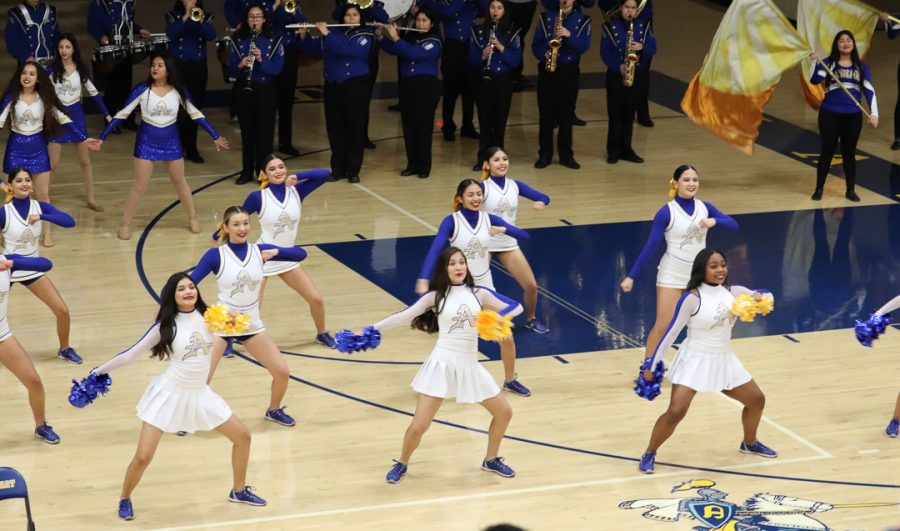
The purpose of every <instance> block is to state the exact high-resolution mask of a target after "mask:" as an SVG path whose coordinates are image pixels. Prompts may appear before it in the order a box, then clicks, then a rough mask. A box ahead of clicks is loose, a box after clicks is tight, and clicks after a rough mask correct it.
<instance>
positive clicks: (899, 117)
mask: <svg viewBox="0 0 900 531" xmlns="http://www.w3.org/2000/svg"><path fill="white" fill-rule="evenodd" d="M894 140H895V141H898V142H900V63H897V105H895V106H894Z"/></svg>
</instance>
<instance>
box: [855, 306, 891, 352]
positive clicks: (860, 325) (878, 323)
mask: <svg viewBox="0 0 900 531" xmlns="http://www.w3.org/2000/svg"><path fill="white" fill-rule="evenodd" d="M892 320H893V319H891V316H890V315H881V316H879V315H876V314H874V313H873V314H872V315H870V316H869V319H868V320H866V321H860V320H858V319H857V320H856V325H855V326H854V327H853V331H854V332H855V333H856V340H857V341H859V342H860V344H861V345H862V346H864V347H871V346H872V342H873V341H875V340H876V339H878V336H880V335H881V334H883V333H884V332H885V331H886V330H887V327H888V325H889V324H890V323H891V321H892Z"/></svg>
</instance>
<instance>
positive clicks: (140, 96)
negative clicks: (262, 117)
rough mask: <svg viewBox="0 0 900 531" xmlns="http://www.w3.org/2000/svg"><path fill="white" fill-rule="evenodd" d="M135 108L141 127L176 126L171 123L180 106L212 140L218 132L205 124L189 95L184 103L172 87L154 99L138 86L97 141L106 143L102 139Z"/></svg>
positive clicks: (144, 86) (147, 87)
mask: <svg viewBox="0 0 900 531" xmlns="http://www.w3.org/2000/svg"><path fill="white" fill-rule="evenodd" d="M138 106H140V107H141V125H140V127H141V128H144V127H155V128H157V129H168V128H174V127H176V123H175V122H176V120H177V118H178V108H179V107H182V106H183V107H184V108H185V110H186V111H187V113H188V116H190V118H191V120H193V121H195V122H197V124H198V125H200V127H202V128H203V129H204V130H205V131H206V132H207V133H209V136H211V137H213V140H218V139H219V133H217V132H216V130H215V129H213V126H212V125H211V124H210V123H209V120H207V119H206V116H204V115H203V113H202V112H200V110H199V109H198V108H197V107H195V106H194V103H193V102H192V101H191V98H190V96H188V97H187V100H184V99H182V98H181V94H179V93H178V91H177V90H176V89H175V87H170V88H169V91H168V92H166V94H165V95H164V96H158V95H157V94H156V93H155V92H153V90H152V87H151V86H150V84H148V83H141V84H139V85H138V86H136V87H135V88H134V90H133V91H131V95H130V96H128V100H126V101H125V107H123V108H122V110H121V111H119V112H117V113H116V115H115V116H113V120H112V122H110V123H109V125H107V126H106V129H105V130H104V131H103V133H102V134H101V135H100V140H106V137H108V136H109V135H110V133H112V132H113V130H114V129H115V128H116V127H118V126H119V124H121V123H122V122H124V121H125V120H126V119H127V118H128V116H129V115H130V114H131V113H132V112H134V110H135V109H137V107H138ZM172 131H173V132H174V133H175V135H176V136H177V134H178V131H177V129H172Z"/></svg>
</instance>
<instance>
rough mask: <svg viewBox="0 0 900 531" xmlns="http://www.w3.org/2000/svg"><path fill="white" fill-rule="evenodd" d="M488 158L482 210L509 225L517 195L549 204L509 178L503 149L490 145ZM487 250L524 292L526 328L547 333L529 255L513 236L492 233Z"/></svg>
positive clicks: (516, 206)
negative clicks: (540, 314) (538, 306)
mask: <svg viewBox="0 0 900 531" xmlns="http://www.w3.org/2000/svg"><path fill="white" fill-rule="evenodd" d="M485 154H486V155H487V159H486V160H485V161H484V170H483V177H484V180H483V181H482V183H481V186H482V189H483V190H484V202H482V203H481V210H482V211H484V212H487V213H488V214H493V215H494V216H497V217H499V218H500V219H502V220H503V221H505V222H507V223H508V224H510V225H515V224H516V214H517V213H518V211H519V196H520V195H521V196H522V197H524V198H526V199H530V200H531V201H534V202H533V203H532V207H533V208H534V209H535V210H541V209H543V208H544V207H545V206H547V205H549V204H550V196H548V195H547V194H544V193H541V192H539V191H537V190H535V189H534V188H532V187H530V186H528V185H527V184H525V183H523V182H522V181H517V180H514V179H509V178H507V177H506V175H507V174H508V172H509V155H507V154H506V152H505V151H503V150H502V149H500V148H498V147H497V146H493V147H490V148H488V150H487V152H486V153H485ZM490 251H491V253H492V254H494V255H495V256H497V257H498V258H499V259H500V263H502V264H503V267H505V268H506V270H507V271H509V272H510V274H511V275H512V276H513V278H515V279H516V282H518V283H519V286H521V287H522V291H523V292H524V295H523V299H524V306H525V328H527V329H529V330H531V331H533V332H537V333H538V334H547V333H549V332H550V329H549V328H547V325H545V324H544V323H542V322H540V321H538V320H537V318H535V312H536V311H537V280H535V278H534V272H533V271H532V270H531V266H530V265H529V264H528V259H526V258H525V255H524V254H522V251H521V249H519V244H518V242H516V240H515V239H513V238H511V237H509V236H507V235H505V234H498V235H496V236H492V237H491V243H490Z"/></svg>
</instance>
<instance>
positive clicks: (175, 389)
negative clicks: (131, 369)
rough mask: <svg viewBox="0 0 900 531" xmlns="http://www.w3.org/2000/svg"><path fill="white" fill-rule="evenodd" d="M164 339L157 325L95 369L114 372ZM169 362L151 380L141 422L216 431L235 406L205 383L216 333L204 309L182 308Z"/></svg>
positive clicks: (140, 404) (171, 428)
mask: <svg viewBox="0 0 900 531" xmlns="http://www.w3.org/2000/svg"><path fill="white" fill-rule="evenodd" d="M159 340H160V333H159V323H156V324H154V325H153V326H152V327H151V328H150V330H148V331H147V333H146V334H144V337H142V338H141V339H140V341H138V342H137V343H136V344H135V345H134V346H132V347H131V348H129V349H128V350H126V351H124V352H122V353H120V354H118V355H116V357H114V358H113V359H111V360H109V361H107V362H106V363H104V364H103V365H101V366H99V367H97V368H96V369H94V371H93V372H95V373H97V374H109V373H110V372H111V371H113V370H115V369H117V368H119V367H123V366H125V365H127V364H128V363H131V362H132V361H134V360H135V359H136V358H137V357H138V356H139V355H140V354H142V353H145V352H147V351H149V350H150V349H151V348H152V347H153V346H154V345H156V344H158V343H159ZM171 347H172V354H171V357H170V358H169V366H168V367H167V368H166V370H165V371H163V372H162V374H160V375H159V376H157V377H156V378H154V379H153V381H152V382H150V385H149V386H147V390H146V391H145V392H144V396H143V397H141V400H140V401H139V402H138V404H137V416H138V418H140V419H141V420H142V421H144V422H146V423H147V424H150V425H151V426H154V427H156V428H159V429H160V430H162V431H164V432H167V433H176V432H179V431H184V432H187V433H194V432H196V431H211V430H214V429H216V428H217V427H219V426H221V425H222V424H224V423H225V422H226V421H227V420H228V419H229V418H231V408H229V407H228V404H226V403H225V400H223V399H222V397H220V396H219V395H217V394H216V393H214V392H213V390H212V389H210V387H209V386H208V385H207V384H206V379H207V378H208V377H209V367H210V353H211V352H212V348H213V336H212V334H211V333H210V331H209V328H207V326H206V321H205V320H204V319H203V315H202V314H201V313H200V312H199V311H196V310H195V311H192V312H178V314H177V315H176V316H175V338H174V339H173V340H172V345H171Z"/></svg>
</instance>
